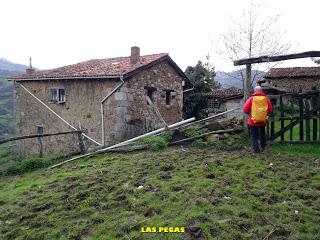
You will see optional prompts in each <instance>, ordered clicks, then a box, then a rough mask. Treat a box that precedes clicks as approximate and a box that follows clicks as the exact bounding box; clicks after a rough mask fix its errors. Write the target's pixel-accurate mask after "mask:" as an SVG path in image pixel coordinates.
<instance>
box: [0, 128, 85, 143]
mask: <svg viewBox="0 0 320 240" xmlns="http://www.w3.org/2000/svg"><path fill="white" fill-rule="evenodd" d="M78 132H79V131H69V132H60V133H47V134H35V135H27V136H20V137H13V138H7V139H3V140H1V141H0V144H3V143H6V142H11V141H15V140H22V139H28V138H39V137H49V136H58V135H65V134H71V133H78ZM80 133H81V132H80Z"/></svg>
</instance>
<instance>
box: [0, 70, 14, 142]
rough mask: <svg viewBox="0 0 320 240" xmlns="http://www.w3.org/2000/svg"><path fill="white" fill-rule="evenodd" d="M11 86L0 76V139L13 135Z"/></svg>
mask: <svg viewBox="0 0 320 240" xmlns="http://www.w3.org/2000/svg"><path fill="white" fill-rule="evenodd" d="M13 111H14V106H13V84H12V83H11V82H8V81H7V80H5V79H4V78H1V76H0V137H1V136H5V135H10V134H13V133H14V125H15V119H14V115H13Z"/></svg>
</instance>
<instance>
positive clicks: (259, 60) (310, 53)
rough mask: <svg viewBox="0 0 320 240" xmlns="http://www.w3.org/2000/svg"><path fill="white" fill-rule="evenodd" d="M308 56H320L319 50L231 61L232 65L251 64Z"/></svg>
mask: <svg viewBox="0 0 320 240" xmlns="http://www.w3.org/2000/svg"><path fill="white" fill-rule="evenodd" d="M309 57H320V51H308V52H302V53H295V54H287V55H279V56H260V57H254V58H244V59H239V60H236V61H234V62H233V65H234V66H239V65H246V64H253V63H263V62H277V61H283V60H289V59H298V58H309Z"/></svg>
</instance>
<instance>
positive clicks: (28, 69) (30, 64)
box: [26, 57, 35, 74]
mask: <svg viewBox="0 0 320 240" xmlns="http://www.w3.org/2000/svg"><path fill="white" fill-rule="evenodd" d="M31 60H32V59H31V57H29V68H27V69H26V73H27V74H31V73H34V72H35V69H34V68H32V62H31Z"/></svg>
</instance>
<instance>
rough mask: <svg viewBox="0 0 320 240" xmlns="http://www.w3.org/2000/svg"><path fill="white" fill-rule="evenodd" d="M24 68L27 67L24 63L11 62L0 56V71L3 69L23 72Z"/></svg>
mask: <svg viewBox="0 0 320 240" xmlns="http://www.w3.org/2000/svg"><path fill="white" fill-rule="evenodd" d="M26 68H27V66H26V65H23V64H18V63H12V62H10V61H8V60H7V59H4V58H0V71H1V70H3V71H7V72H13V73H21V72H24V71H25V70H26Z"/></svg>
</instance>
